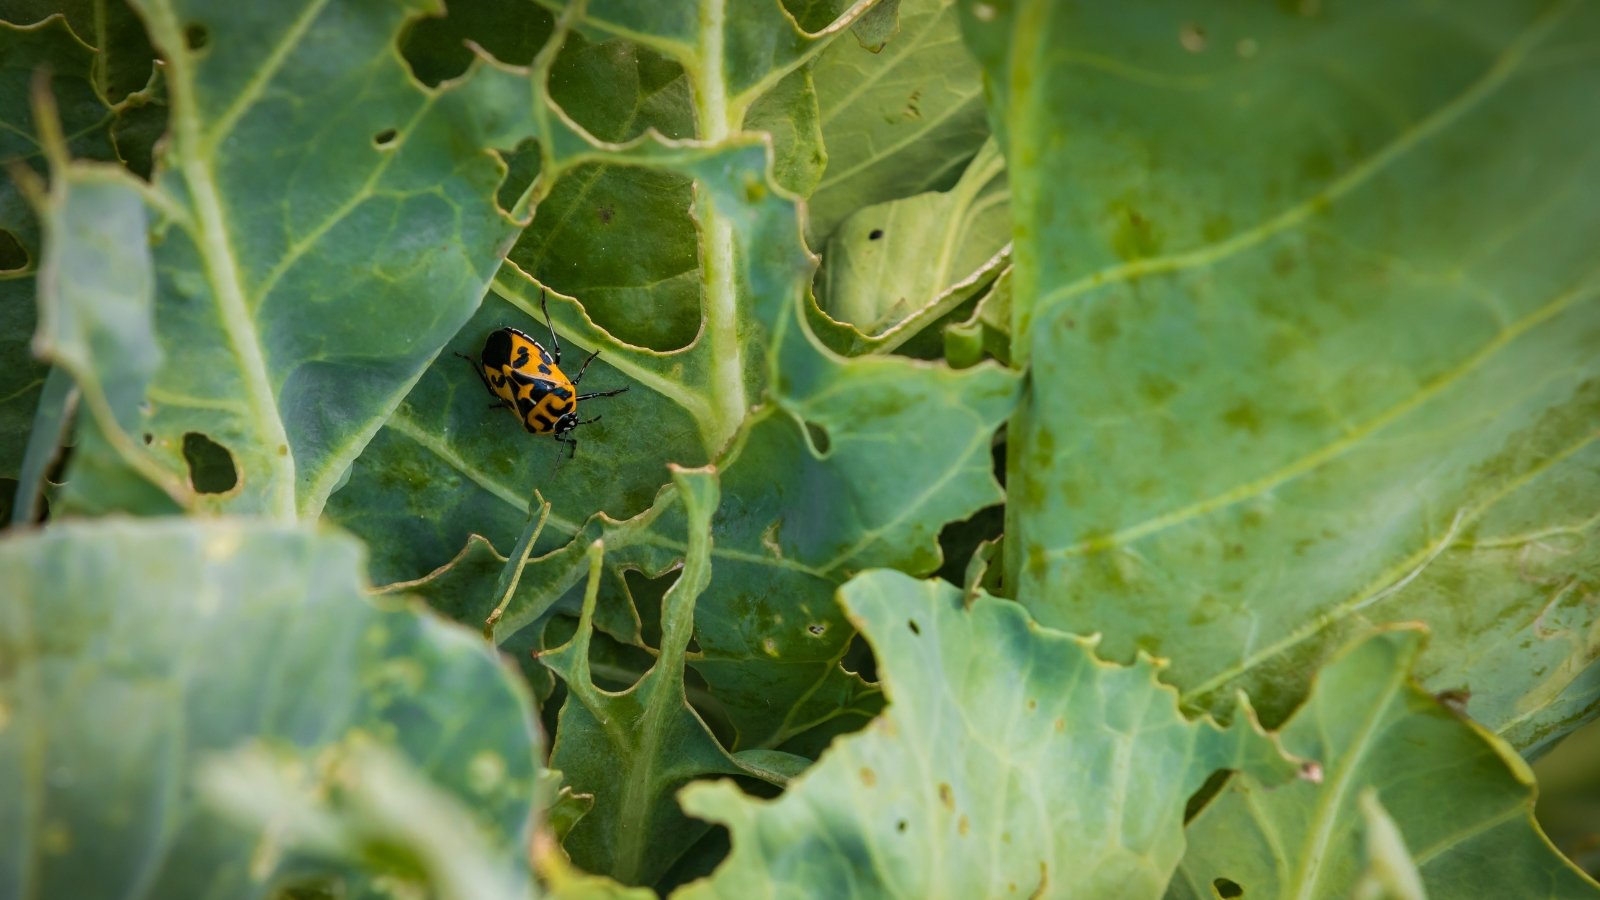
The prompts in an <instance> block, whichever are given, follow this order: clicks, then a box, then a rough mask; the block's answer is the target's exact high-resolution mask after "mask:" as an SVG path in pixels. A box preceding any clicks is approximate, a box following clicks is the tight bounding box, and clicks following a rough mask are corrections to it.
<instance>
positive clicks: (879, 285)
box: [816, 141, 1011, 352]
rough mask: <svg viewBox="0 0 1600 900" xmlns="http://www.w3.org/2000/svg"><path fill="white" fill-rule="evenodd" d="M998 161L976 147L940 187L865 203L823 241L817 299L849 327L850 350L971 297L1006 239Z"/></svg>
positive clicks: (881, 341)
mask: <svg viewBox="0 0 1600 900" xmlns="http://www.w3.org/2000/svg"><path fill="white" fill-rule="evenodd" d="M1009 197H1010V194H1009V192H1008V191H1007V189H1006V181H1005V161H1004V160H1003V159H1002V158H1001V156H1000V148H999V147H998V146H997V145H996V144H995V143H994V142H993V141H991V142H989V143H987V144H985V145H984V148H983V149H982V150H981V151H979V153H978V155H977V156H976V157H975V158H974V159H973V160H972V163H971V165H969V166H968V167H967V170H966V172H964V173H963V174H962V176H961V180H960V181H958V182H956V185H955V186H954V187H952V188H951V189H950V190H949V191H945V192H942V193H939V192H935V193H927V194H918V195H916V196H914V197H908V198H906V199H904V200H893V201H890V202H888V203H882V204H878V205H877V206H868V207H865V208H864V209H861V210H859V211H857V212H856V213H855V214H853V215H852V216H850V218H848V219H846V220H845V221H844V222H843V223H842V224H841V225H840V226H839V228H838V229H837V230H836V231H834V233H833V236H832V237H830V238H829V239H828V242H827V244H826V245H824V248H823V254H822V258H823V265H822V270H821V271H820V272H819V273H818V277H817V285H816V288H817V295H818V303H819V305H820V306H821V307H822V308H823V309H824V310H825V311H826V312H827V313H828V315H829V316H830V317H832V318H834V319H836V320H838V321H840V322H847V323H850V324H851V325H854V326H855V329H854V330H855V332H856V334H854V335H853V336H852V337H853V338H854V343H855V344H856V345H857V346H855V347H852V348H851V350H852V351H854V352H859V351H860V349H871V350H873V351H876V352H883V351H886V350H893V349H895V348H897V347H899V346H901V345H902V344H904V343H905V342H906V341H907V340H909V339H910V338H911V337H914V336H915V335H916V334H918V333H919V332H920V331H922V330H923V329H924V328H927V327H929V325H930V323H932V322H934V321H936V320H938V319H940V318H941V317H943V316H946V315H948V314H949V313H951V312H952V311H953V310H955V309H956V308H957V307H958V306H960V305H961V304H962V303H963V302H964V301H966V300H967V299H969V298H971V297H972V296H974V295H975V294H976V293H977V292H978V291H979V290H980V289H981V288H982V287H983V286H984V285H986V284H987V283H988V282H989V281H990V280H991V279H992V278H993V276H994V273H995V272H996V271H998V270H999V269H1000V267H1001V266H1002V265H1003V264H1004V263H1005V260H1006V253H1007V250H1008V248H1009V244H1010V241H1011V209H1010V205H1009V202H1008V200H1009Z"/></svg>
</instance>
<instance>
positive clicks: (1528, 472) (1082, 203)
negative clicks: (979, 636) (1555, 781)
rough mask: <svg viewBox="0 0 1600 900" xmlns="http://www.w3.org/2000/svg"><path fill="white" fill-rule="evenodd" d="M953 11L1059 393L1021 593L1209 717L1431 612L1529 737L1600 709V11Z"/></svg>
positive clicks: (1021, 504) (1448, 643)
mask: <svg viewBox="0 0 1600 900" xmlns="http://www.w3.org/2000/svg"><path fill="white" fill-rule="evenodd" d="M965 9H966V16H967V18H966V25H967V35H968V39H969V43H970V44H971V46H972V47H973V48H974V49H975V50H976V51H977V54H978V55H979V57H980V58H981V59H982V60H983V62H984V65H985V66H986V68H987V70H988V73H989V78H990V83H991V84H992V85H993V86H994V88H995V92H996V100H997V102H998V105H997V107H996V109H995V118H996V121H997V122H998V123H999V124H1000V125H1001V126H1002V132H1003V133H1002V141H1003V144H1004V146H1005V147H1006V151H1007V154H1008V157H1009V158H1010V159H1011V160H1012V165H1011V166H1010V169H1009V177H1010V181H1011V186H1012V191H1013V209H1014V210H1015V216H1016V219H1017V223H1016V229H1017V232H1016V233H1017V243H1016V247H1015V259H1016V269H1015V279H1014V281H1015V284H1014V287H1015V290H1014V293H1013V301H1014V302H1013V307H1012V309H1013V324H1014V326H1015V328H1014V331H1015V339H1016V341H1017V344H1016V345H1015V349H1016V351H1017V355H1018V356H1019V357H1020V358H1023V359H1030V360H1031V364H1032V384H1033V385H1034V386H1035V389H1034V390H1033V392H1032V395H1031V398H1030V399H1029V400H1028V401H1027V402H1026V404H1025V407H1024V408H1025V413H1024V415H1023V416H1021V417H1020V418H1019V419H1018V420H1017V421H1016V422H1014V423H1013V428H1012V430H1011V432H1010V435H1011V438H1012V440H1011V443H1010V455H1009V460H1008V469H1009V471H1010V473H1011V481H1010V482H1009V489H1010V496H1011V504H1010V506H1009V507H1008V516H1009V520H1008V524H1007V541H1006V551H1007V572H1008V575H1011V576H1014V583H1015V584H1016V590H1017V597H1018V599H1020V600H1022V601H1023V602H1024V603H1025V604H1026V605H1027V606H1028V607H1029V608H1030V609H1031V610H1033V611H1034V612H1035V614H1036V615H1038V616H1039V617H1040V619H1041V620H1042V621H1045V622H1048V623H1051V624H1055V625H1061V626H1066V627H1071V628H1083V629H1088V628H1094V629H1099V630H1103V631H1105V632H1106V635H1107V645H1106V646H1107V649H1108V650H1109V651H1110V653H1111V654H1112V655H1113V656H1115V657H1126V656H1128V655H1130V654H1131V653H1132V652H1133V651H1134V649H1135V648H1136V647H1137V648H1144V649H1146V650H1149V651H1150V652H1153V653H1158V654H1160V655H1162V656H1165V657H1169V658H1171V659H1172V662H1173V668H1172V677H1173V679H1174V680H1175V681H1176V682H1177V683H1178V684H1179V685H1181V686H1182V687H1183V688H1184V689H1185V691H1186V693H1187V694H1188V695H1189V696H1190V697H1191V698H1193V700H1194V701H1195V702H1197V703H1202V704H1208V705H1210V704H1215V703H1217V702H1218V701H1219V700H1220V699H1222V698H1224V697H1225V696H1226V693H1227V689H1228V688H1229V687H1231V686H1238V685H1246V686H1248V687H1249V689H1250V692H1251V694H1252V696H1254V697H1257V698H1258V699H1259V700H1260V701H1261V704H1262V707H1263V710H1264V713H1266V714H1268V715H1270V716H1274V717H1278V716H1282V715H1283V714H1284V713H1285V712H1286V711H1287V709H1288V708H1290V706H1291V705H1292V703H1293V702H1294V701H1295V699H1296V698H1297V697H1298V696H1299V695H1300V692H1301V691H1302V690H1303V688H1304V682H1305V678H1306V676H1307V674H1308V673H1309V672H1311V671H1312V670H1313V669H1314V663H1315V661H1317V660H1319V659H1321V658H1323V657H1325V656H1326V655H1327V653H1328V652H1329V651H1330V650H1331V648H1332V647H1334V646H1336V645H1337V643H1338V642H1339V641H1340V640H1342V638H1343V637H1344V636H1345V635H1346V634H1350V633H1354V632H1355V631H1357V630H1359V629H1360V628H1362V627H1364V626H1365V625H1366V624H1367V623H1368V622H1383V621H1389V620H1394V619H1397V618H1408V619H1409V618H1422V619H1425V620H1427V621H1428V622H1429V623H1430V624H1431V625H1432V626H1433V627H1434V628H1435V630H1436V632H1437V633H1438V634H1439V636H1440V640H1439V641H1438V642H1437V643H1436V645H1435V646H1434V647H1433V648H1432V649H1431V650H1430V651H1429V654H1430V661H1429V662H1428V663H1426V664H1425V668H1426V669H1427V670H1428V671H1429V676H1430V684H1433V685H1436V686H1437V687H1439V688H1453V689H1459V688H1468V689H1470V690H1472V691H1473V692H1474V693H1475V694H1476V692H1478V691H1480V690H1482V691H1483V692H1484V693H1485V695H1487V696H1486V697H1485V699H1484V700H1483V701H1469V702H1468V710H1469V711H1470V712H1471V713H1473V714H1474V715H1475V716H1478V717H1479V718H1480V719H1481V720H1482V721H1484V722H1485V723H1486V724H1488V725H1489V726H1490V727H1491V728H1493V729H1496V730H1504V731H1505V732H1506V734H1507V735H1508V736H1509V737H1512V738H1513V739H1515V740H1516V741H1517V742H1518V745H1519V746H1520V747H1522V748H1525V749H1531V748H1534V747H1537V746H1538V745H1539V744H1541V743H1542V742H1544V741H1546V740H1549V739H1551V738H1553V737H1555V736H1558V735H1559V734H1560V733H1562V732H1563V731H1564V730H1566V729H1567V728H1570V727H1571V726H1572V725H1573V724H1575V723H1577V722H1580V721H1582V720H1583V719H1585V718H1588V717H1592V716H1593V715H1594V714H1595V712H1596V711H1597V710H1600V704H1597V702H1596V701H1597V699H1600V678H1596V676H1595V674H1594V673H1595V672H1596V666H1597V662H1596V660H1597V658H1600V632H1596V631H1595V630H1594V625H1593V623H1594V620H1595V617H1594V609H1595V606H1596V604H1597V602H1600V601H1597V600H1596V596H1597V595H1596V592H1595V589H1594V585H1593V580H1592V575H1591V574H1588V573H1592V572H1593V570H1594V567H1595V563H1596V560H1597V559H1600V557H1597V555H1596V554H1597V553H1600V542H1597V541H1596V540H1595V522H1596V519H1595V517H1594V511H1595V508H1596V503H1597V498H1600V446H1597V445H1596V437H1597V436H1600V432H1597V431H1596V429H1595V422H1596V421H1597V417H1600V355H1597V354H1596V353H1595V352H1594V348H1595V347H1596V346H1600V267H1597V265H1596V257H1595V254H1594V252H1593V242H1592V241H1591V240H1590V239H1589V237H1588V235H1590V234H1592V233H1594V232H1595V230H1596V229H1597V228H1600V193H1597V187H1596V186H1597V185H1600V150H1597V148H1600V119H1597V118H1596V117H1594V116H1591V115H1587V114H1584V113H1582V112H1579V110H1587V109H1588V108H1590V106H1591V105H1592V103H1591V99H1592V97H1594V96H1595V93H1596V92H1597V91H1600V66H1596V65H1595V63H1594V60H1593V57H1592V55H1591V54H1589V53H1588V51H1587V50H1585V49H1584V48H1586V47H1588V46H1590V45H1591V44H1592V43H1593V41H1595V40H1596V38H1597V36H1600V10H1597V9H1596V8H1595V7H1593V6H1592V5H1591V4H1584V3H1543V2H1519V3H1499V2H1478V3H1455V4H1450V5H1448V6H1439V7H1436V6H1430V5H1427V4H1410V3H1406V4H1393V3H1359V4H1355V5H1347V6H1344V7H1341V8H1340V9H1339V10H1338V11H1337V12H1335V11H1334V10H1333V9H1331V8H1318V7H1315V6H1310V7H1306V8H1304V10H1303V12H1304V14H1291V13H1287V12H1285V11H1283V10H1280V9H1277V8H1271V7H1265V6H1263V7H1252V8H1249V9H1245V8H1241V7H1237V6H1234V5H1230V4H1223V3H1218V4H1207V5H1200V6H1195V5H1193V4H1178V3H1164V4H1157V5H1155V6H1150V7H1147V8H1145V9H1143V10H1141V12H1140V14H1139V15H1129V14H1126V11H1125V10H1123V9H1121V8H1113V7H1110V6H1094V5H1088V6H1085V5H1059V4H1050V3H1042V2H1041V3H1018V4H1001V3H991V2H972V3H970V4H968V5H967V6H966V7H965ZM1402 47H1403V48H1405V49H1404V50H1401V49H1399V48H1402ZM1047 50H1048V52H1046V51H1047ZM1069 131H1070V133H1071V135H1072V138H1071V139H1070V140H1062V139H1061V135H1064V134H1066V133H1068V132H1069ZM1542 548H1553V549H1542ZM1529 561H1531V563H1532V565H1531V568H1530V566H1529V565H1528V564H1527V563H1528V562H1529ZM1061 585H1066V586H1068V588H1067V590H1065V591H1062V590H1059V589H1058V588H1059V587H1060V586H1061ZM1506 623H1513V624H1512V625H1511V628H1512V629H1513V630H1512V632H1511V633H1513V634H1516V635H1518V636H1519V637H1517V638H1513V639H1510V640H1508V632H1507V630H1506V628H1505V625H1506ZM1519 645H1525V646H1526V649H1527V650H1528V651H1530V652H1528V653H1526V654H1516V653H1512V654H1508V653H1506V652H1504V651H1502V650H1500V649H1498V648H1502V647H1515V646H1519Z"/></svg>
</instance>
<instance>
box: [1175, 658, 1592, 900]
mask: <svg viewBox="0 0 1600 900" xmlns="http://www.w3.org/2000/svg"><path fill="white" fill-rule="evenodd" d="M1422 644H1423V632H1422V631H1420V630H1419V629H1417V628H1416V627H1409V628H1407V627H1401V628H1391V629H1389V630H1385V631H1380V632H1377V633H1376V634H1374V635H1373V636H1371V637H1369V638H1366V639H1364V640H1362V641H1359V642H1357V643H1356V644H1354V645H1352V646H1350V647H1348V648H1346V649H1344V650H1343V651H1342V652H1341V653H1340V654H1339V655H1338V656H1336V657H1335V658H1334V660H1333V661H1332V662H1330V663H1329V664H1328V665H1327V666H1326V667H1324V668H1323V669H1322V671H1321V672H1320V673H1319V674H1318V675H1317V680H1316V684H1315V686H1314V687H1313V689H1312V691H1311V696H1310V698H1309V699H1307V701H1306V704H1305V706H1303V707H1302V708H1301V709H1300V710H1298V711H1297V712H1296V713H1295V714H1294V716H1293V718H1291V719H1290V720H1289V722H1288V723H1286V724H1285V726H1284V728H1283V730H1282V732H1280V734H1281V737H1282V740H1283V744H1284V747H1285V748H1287V749H1288V750H1289V751H1290V752H1292V753H1296V754H1299V755H1302V756H1305V757H1307V758H1309V759H1315V760H1318V761H1319V762H1320V764H1321V766H1322V781H1321V783H1320V784H1310V783H1301V784H1291V785H1287V786H1285V787H1280V788H1276V789H1273V790H1262V789H1260V788H1259V787H1258V786H1256V785H1252V784H1248V783H1243V782H1240V781H1238V780H1235V781H1234V782H1232V783H1230V784H1229V786H1228V787H1227V788H1226V789H1225V790H1224V791H1223V792H1222V793H1221V795H1219V796H1218V797H1217V798H1215V799H1214V800H1212V801H1211V803H1210V805H1208V806H1207V807H1206V808H1205V809H1204V810H1203V811H1201V813H1200V814H1199V815H1198V816H1196V817H1195V818H1194V820H1193V821H1191V822H1190V823H1189V826H1188V833H1189V852H1188V854H1187V855H1186V856H1185V857H1184V860H1183V867H1182V870H1181V874H1180V875H1179V877H1178V879H1177V880H1176V881H1175V882H1174V885H1173V888H1174V889H1173V894H1172V896H1174V897H1211V896H1214V895H1213V893H1212V888H1213V886H1214V885H1216V884H1217V883H1218V882H1219V880H1225V881H1230V882H1233V883H1234V884H1235V885H1237V886H1238V887H1239V888H1242V889H1243V892H1244V893H1243V896H1246V897H1252V896H1265V897H1343V896H1350V895H1351V892H1352V891H1353V890H1355V888H1356V886H1357V882H1358V881H1359V880H1360V879H1361V878H1362V877H1363V865H1362V860H1363V857H1364V856H1366V857H1368V858H1369V859H1370V855H1369V854H1370V851H1369V854H1364V853H1363V852H1362V845H1363V840H1364V838H1363V835H1364V833H1365V834H1366V835H1367V838H1366V839H1367V841H1368V846H1370V841H1371V840H1372V835H1371V832H1370V829H1371V827H1372V826H1371V824H1370V821H1371V820H1370V817H1369V814H1368V813H1367V812H1366V811H1365V810H1364V809H1363V807H1362V803H1361V798H1362V797H1363V795H1364V794H1365V793H1366V792H1367V791H1369V790H1370V791H1374V792H1375V793H1376V796H1377V799H1378V800H1379V802H1381V803H1382V808H1383V809H1384V810H1387V812H1388V814H1389V818H1390V819H1392V824H1393V825H1394V826H1395V827H1396V828H1397V829H1398V832H1399V838H1400V839H1402V840H1403V841H1404V846H1403V847H1402V848H1400V850H1401V851H1403V850H1404V848H1405V847H1409V848H1410V851H1411V856H1412V859H1414V860H1415V866H1416V872H1417V873H1419V874H1420V875H1421V879H1422V884H1423V886H1424V887H1425V888H1426V890H1427V895H1428V896H1429V897H1432V898H1434V900H1442V898H1448V897H1502V896H1503V897H1512V896H1515V897H1563V898H1567V897H1592V896H1597V895H1600V886H1597V885H1596V884H1595V883H1594V882H1592V881H1590V880H1589V879H1588V878H1586V877H1585V876H1584V875H1583V874H1582V873H1580V872H1579V871H1578V870H1577V869H1576V868H1575V867H1573V865H1572V864H1571V863H1570V862H1568V861H1567V860H1566V859H1564V858H1562V856H1561V855H1560V854H1559V853H1557V852H1556V850H1555V848H1554V847H1552V846H1550V842H1549V841H1548V840H1547V839H1546V838H1545V836H1544V834H1543V833H1542V832H1540V831H1539V829H1538V826H1537V825H1535V824H1534V822H1533V774H1532V773H1531V772H1530V771H1529V770H1528V767H1527V765H1526V764H1525V763H1524V762H1523V761H1522V759H1521V757H1519V756H1517V754H1516V752H1515V751H1514V750H1512V749H1511V748H1510V747H1509V746H1507V745H1506V744H1505V743H1504V742H1502V741H1500V740H1499V739H1497V738H1495V737H1494V736H1492V735H1490V734H1488V733H1487V732H1485V731H1484V730H1483V729H1481V728H1479V727H1478V726H1476V725H1475V724H1473V723H1472V722H1471V721H1470V720H1468V719H1464V718H1462V717H1460V716H1458V715H1457V714H1456V713H1454V712H1453V711H1451V710H1450V709H1448V708H1446V707H1445V706H1444V705H1442V704H1441V703H1439V702H1438V701H1436V700H1435V699H1434V698H1433V697H1431V696H1429V695H1428V694H1427V693H1426V692H1424V691H1423V690H1422V689H1421V687H1420V686H1418V685H1417V684H1416V683H1415V681H1413V680H1412V675H1411V668H1412V665H1413V664H1414V662H1415V660H1416V658H1417V655H1418V654H1419V653H1420V652H1421V650H1422ZM1380 827H1382V826H1380ZM1379 839H1380V840H1381V839H1383V838H1379ZM1390 842H1391V843H1393V840H1392V839H1391V840H1390ZM1386 852H1393V851H1392V849H1391V851H1386Z"/></svg>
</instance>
